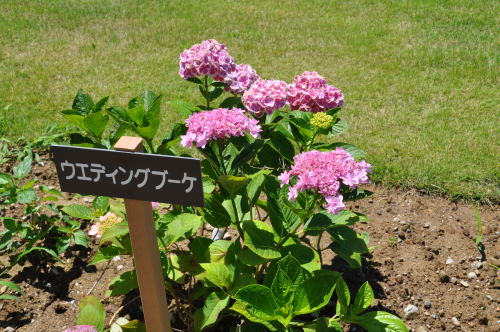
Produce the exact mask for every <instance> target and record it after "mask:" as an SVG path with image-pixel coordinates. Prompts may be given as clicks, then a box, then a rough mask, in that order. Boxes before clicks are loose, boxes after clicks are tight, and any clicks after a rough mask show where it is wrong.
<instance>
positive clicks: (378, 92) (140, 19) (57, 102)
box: [0, 0, 500, 201]
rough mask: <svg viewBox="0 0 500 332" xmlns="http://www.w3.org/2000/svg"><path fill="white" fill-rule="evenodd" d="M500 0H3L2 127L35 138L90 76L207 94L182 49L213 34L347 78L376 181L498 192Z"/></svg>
mask: <svg viewBox="0 0 500 332" xmlns="http://www.w3.org/2000/svg"><path fill="white" fill-rule="evenodd" d="M499 18H500V3H499V2H498V1H497V0H489V1H480V0H474V1H435V0H427V1H424V0H414V1H404V0H394V1H389V0H373V1H355V0H352V1H311V0H308V1H260V0H259V1H257V0H253V1H194V0H192V1H186V0H184V1H101V0H99V1H98V0H86V1H82V0H61V1H56V0H52V1H18V0H12V1H11V0H2V1H0V107H1V106H2V105H7V104H12V106H11V107H10V109H9V110H8V111H7V112H3V113H4V114H2V115H0V125H1V127H0V133H1V135H2V136H5V137H7V138H9V139H16V138H18V137H20V136H25V137H28V138H33V137H35V136H37V135H39V134H41V133H42V132H43V131H44V129H45V128H46V127H47V126H48V125H49V124H50V123H52V122H55V121H58V122H62V119H61V117H60V116H59V115H58V111H59V110H62V109H65V108H69V107H70V105H71V101H72V98H73V96H74V95H75V93H76V91H77V90H78V89H79V88H83V89H85V90H86V91H88V92H89V93H91V94H92V95H93V96H95V97H103V96H106V95H110V96H111V103H113V104H117V103H122V104H124V103H125V102H126V101H127V100H128V99H129V98H131V97H133V96H135V95H137V94H138V93H139V92H140V91H142V90H145V89H150V90H153V91H155V92H157V93H162V94H164V104H163V110H164V115H163V129H164V130H165V129H167V128H168V127H169V126H171V125H172V123H173V122H174V121H175V120H178V116H177V114H176V113H175V112H174V111H173V110H172V109H171V108H170V107H169V106H168V104H167V101H168V100H171V99H179V98H183V99H187V100H190V101H193V102H196V101H201V99H200V96H199V94H198V93H197V91H196V89H195V88H194V86H192V85H191V84H190V83H187V82H184V81H183V80H182V79H181V78H180V77H179V76H178V74H177V69H178V55H179V53H180V52H181V51H182V50H183V49H185V48H189V47H190V46H191V45H192V44H195V43H198V42H200V41H202V40H204V39H209V38H214V39H217V40H218V41H219V42H223V43H225V44H226V45H227V47H228V49H229V51H230V53H231V54H232V55H233V57H234V58H235V59H236V61H237V62H239V63H249V64H251V65H252V66H253V67H254V68H255V69H256V70H257V72H258V73H259V74H260V75H261V76H262V77H263V78H267V79H271V78H275V79H282V80H286V81H288V82H291V81H292V80H293V77H294V76H295V75H297V74H299V73H302V72H303V71H306V70H307V71H317V72H319V73H320V74H322V75H323V76H325V77H326V78H327V80H328V81H329V83H331V84H334V85H335V86H336V87H338V88H340V89H341V90H342V91H343V92H344V94H345V99H346V106H345V108H344V110H343V112H342V115H343V117H344V118H345V119H346V120H348V121H349V123H350V130H349V132H348V133H347V134H345V135H344V137H341V139H342V140H343V141H347V142H350V143H353V144H356V145H358V146H360V147H361V148H363V149H364V150H366V151H367V153H368V156H367V159H368V161H369V162H371V163H372V164H373V165H374V166H375V168H374V169H375V172H374V176H373V179H374V180H376V181H381V182H382V183H385V184H388V185H400V186H411V187H418V188H422V189H425V190H429V191H435V192H440V193H445V194H448V195H450V196H452V197H455V198H457V197H458V198H466V199H479V200H483V201H498V198H499V196H500V191H499V182H500V181H499V177H500V175H499V162H498V160H499V156H500V153H499V152H500V151H499V144H498V142H499V141H500V140H499V138H500V137H499V136H500V135H499V128H500V121H499V119H500V116H499V115H500V114H499V104H500V103H499V102H500V100H499V99H500V98H499V84H498V77H497V75H498V59H499V55H500V47H499V45H500V43H499V42H500V38H499V33H498V31H500V29H499V28H500V24H499Z"/></svg>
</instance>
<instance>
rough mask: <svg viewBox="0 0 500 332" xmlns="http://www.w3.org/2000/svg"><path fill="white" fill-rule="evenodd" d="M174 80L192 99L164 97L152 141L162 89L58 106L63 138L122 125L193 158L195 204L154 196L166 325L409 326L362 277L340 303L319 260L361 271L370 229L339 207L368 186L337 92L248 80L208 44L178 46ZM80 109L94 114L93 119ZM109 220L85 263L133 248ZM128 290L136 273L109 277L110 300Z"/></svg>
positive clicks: (97, 138) (114, 132) (299, 83)
mask: <svg viewBox="0 0 500 332" xmlns="http://www.w3.org/2000/svg"><path fill="white" fill-rule="evenodd" d="M179 75H180V76H181V77H182V78H183V79H186V80H187V81H189V82H191V83H193V84H194V85H196V86H198V89H199V91H200V93H201V98H200V100H199V101H198V103H196V104H192V103H188V102H186V101H181V100H173V101H170V102H169V105H170V109H174V110H176V111H177V112H178V113H179V115H180V116H181V117H182V118H183V120H182V121H181V122H180V123H176V124H174V125H173V126H172V128H171V131H170V132H168V133H167V134H166V135H165V136H163V138H162V139H156V140H154V138H155V136H156V134H157V131H158V127H159V121H160V115H159V112H160V98H161V97H160V96H157V95H155V94H154V93H152V92H150V91H147V92H145V93H143V94H141V95H140V96H137V97H135V98H133V99H132V100H131V101H130V102H129V104H128V106H127V108H124V107H119V106H112V107H107V108H106V107H105V106H104V105H99V106H95V105H96V104H94V102H93V101H92V98H91V97H90V96H89V95H86V94H84V93H83V92H79V94H78V95H77V97H76V98H75V102H74V103H73V109H72V110H70V111H64V112H63V115H64V116H65V117H66V118H68V120H70V121H73V123H75V124H77V125H80V127H81V131H80V132H79V133H75V134H74V136H73V137H72V144H75V145H84V146H94V147H104V148H111V147H112V144H113V142H115V141H116V139H117V138H118V137H119V136H120V135H122V134H123V133H124V132H125V131H126V130H129V131H133V132H135V133H136V134H137V135H139V136H141V137H143V138H144V140H145V141H146V143H147V150H148V152H150V153H160V154H170V155H185V156H193V157H199V156H202V170H203V188H204V193H205V206H204V208H192V207H182V206H176V205H173V206H171V205H167V204H160V205H159V206H158V204H157V203H155V210H154V215H155V222H156V228H157V236H158V243H159V246H160V253H161V255H160V256H161V259H162V266H163V271H164V277H165V284H166V291H167V293H168V295H169V298H171V299H173V302H172V305H173V307H174V308H175V314H176V316H175V317H176V323H175V324H177V325H179V327H180V328H182V329H184V330H186V331H202V330H207V329H209V328H211V327H218V328H219V330H221V329H224V328H227V329H229V330H231V331H290V332H291V331H305V332H312V331H343V328H344V327H343V326H344V324H345V323H348V324H351V325H359V326H361V327H363V328H364V329H366V330H367V331H370V332H378V331H408V328H407V327H406V326H405V324H404V323H403V322H402V321H401V320H400V319H399V318H398V317H396V316H394V315H392V314H390V313H387V312H383V311H374V310H372V309H370V306H371V303H372V301H373V299H374V294H373V291H372V289H371V287H370V285H369V284H368V283H364V284H363V285H362V286H361V287H360V288H359V289H358V290H357V293H356V296H355V297H353V299H352V300H351V295H350V291H351V290H353V289H352V288H350V287H348V285H347V284H346V282H345V281H344V279H343V278H342V275H341V274H340V273H338V272H335V271H333V270H331V269H325V268H324V265H323V257H324V254H325V252H327V251H331V252H333V253H334V254H336V255H338V256H339V257H340V258H342V259H343V260H345V261H346V262H347V264H349V265H350V266H351V267H352V268H354V269H359V268H361V267H362V265H363V256H364V255H365V254H368V253H369V251H370V250H369V247H368V242H369V236H368V234H366V233H363V234H359V233H358V232H356V231H355V230H354V229H353V228H352V226H353V225H354V224H356V223H357V222H360V221H364V220H366V219H367V217H366V216H365V215H363V214H361V213H358V212H354V211H350V210H348V209H347V208H346V204H345V203H346V202H348V201H353V200H357V199H362V198H364V197H367V196H369V195H370V194H371V193H370V192H368V191H366V190H363V189H362V188H361V187H360V186H361V185H363V184H365V183H368V181H369V180H368V175H369V173H370V172H371V165H370V164H368V163H367V162H365V161H364V160H363V156H364V152H363V151H362V150H360V149H359V148H357V147H355V146H353V145H350V144H347V143H344V142H341V141H337V137H338V136H339V135H341V134H342V133H343V132H345V131H346V130H347V128H348V126H347V123H346V122H345V121H343V120H341V119H340V118H339V112H340V109H341V107H342V106H343V105H344V96H343V94H342V92H341V91H340V90H339V89H338V88H335V87H334V86H333V85H329V84H327V81H326V80H325V78H323V77H322V76H321V75H319V74H318V73H316V72H304V73H302V74H300V75H298V76H296V77H295V79H294V81H293V82H292V83H291V84H288V83H286V82H284V81H279V80H273V79H263V78H260V77H259V75H258V74H257V73H256V72H255V70H254V69H253V68H252V67H250V66H249V65H246V64H236V63H235V62H234V60H233V58H232V57H231V56H230V55H229V52H228V50H227V49H226V47H225V46H224V45H223V44H220V43H218V42H217V41H215V40H207V41H203V42H202V43H201V44H196V45H194V46H193V47H191V48H190V49H188V50H185V51H183V52H182V53H181V55H180V60H179ZM103 100H104V103H105V102H106V100H107V99H103ZM82 101H85V102H82ZM82 105H84V106H85V105H87V106H85V107H86V108H85V107H83V106H82ZM89 117H93V118H99V119H102V121H100V122H99V126H100V127H98V128H97V127H95V128H94V127H92V123H95V122H92V121H87V119H88V118H89ZM110 119H113V120H114V121H113V122H114V125H113V126H112V127H110V126H108V123H109V122H110V121H108V120H110ZM81 124H85V126H86V127H85V126H84V127H82V126H81ZM89 133H91V134H89ZM156 141H158V144H154V142H156ZM186 148H187V149H186ZM186 151H187V152H186ZM118 210H119V209H118ZM105 212H107V211H105ZM114 212H115V213H119V211H118V212H117V211H116V209H115V211H114ZM106 216H107V217H106ZM106 216H105V217H103V218H101V221H100V223H101V224H102V223H103V221H105V220H107V219H109V217H110V216H111V214H106ZM113 216H114V217H113V220H115V221H116V222H117V223H114V222H113V223H111V224H110V225H109V227H108V226H106V229H105V230H104V231H102V230H99V229H98V226H99V225H100V224H99V223H98V224H96V225H95V226H94V228H95V229H94V228H93V229H92V230H91V232H92V233H93V234H94V233H95V234H96V235H97V234H99V235H100V236H101V238H100V239H101V242H100V243H101V247H100V249H99V251H98V252H97V254H96V256H95V258H94V260H93V262H92V264H100V263H102V262H106V261H109V260H111V259H112V258H113V257H116V256H118V255H130V254H131V248H130V239H129V235H128V230H127V227H126V225H127V224H126V222H124V221H121V220H120V218H121V217H123V218H125V215H123V214H122V216H121V217H118V216H117V215H113ZM108 224H109V223H108ZM100 231H102V233H100ZM211 234H214V236H212V235H211ZM223 234H225V235H226V236H224V237H222V235H223ZM328 263H330V262H328ZM333 268H334V269H335V266H334V267H333ZM136 287H137V282H136V280H135V272H134V271H127V272H125V273H123V274H121V275H120V276H118V277H117V278H116V279H115V280H113V281H112V282H111V284H110V286H109V288H110V290H109V295H111V296H116V295H121V294H126V293H127V292H129V291H131V290H132V289H134V288H136ZM329 303H332V304H333V305H334V306H335V311H331V310H330V309H328V308H327V305H328V304H329ZM186 308H188V310H186ZM101 330H102V329H100V330H99V331H101Z"/></svg>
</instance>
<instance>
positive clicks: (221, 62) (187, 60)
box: [179, 39, 235, 81]
mask: <svg viewBox="0 0 500 332" xmlns="http://www.w3.org/2000/svg"><path fill="white" fill-rule="evenodd" d="M234 68H235V64H234V62H233V58H232V57H231V56H230V55H229V53H228V52H227V50H226V46H225V45H224V44H220V43H218V42H217V41H216V40H214V39H210V40H204V41H203V42H201V44H195V45H193V46H192V47H191V48H190V49H189V50H184V51H183V52H182V53H181V55H180V60H179V75H180V76H181V77H182V78H184V79H188V78H191V77H200V76H205V75H206V76H211V77H213V78H214V79H215V80H217V81H224V78H225V77H226V75H227V73H229V72H231V71H233V70H234Z"/></svg>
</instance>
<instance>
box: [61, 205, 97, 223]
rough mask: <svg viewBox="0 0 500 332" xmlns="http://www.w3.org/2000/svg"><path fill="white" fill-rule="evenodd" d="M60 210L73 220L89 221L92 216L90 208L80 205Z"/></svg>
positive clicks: (67, 206) (68, 206)
mask: <svg viewBox="0 0 500 332" xmlns="http://www.w3.org/2000/svg"><path fill="white" fill-rule="evenodd" d="M62 210H63V211H64V212H65V213H67V214H69V215H70V216H72V217H74V218H79V219H85V220H91V219H92V218H94V214H93V211H92V209H91V208H89V207H88V206H85V205H81V204H70V205H66V206H65V207H63V208H62Z"/></svg>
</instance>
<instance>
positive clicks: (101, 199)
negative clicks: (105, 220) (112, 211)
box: [92, 196, 109, 215]
mask: <svg viewBox="0 0 500 332" xmlns="http://www.w3.org/2000/svg"><path fill="white" fill-rule="evenodd" d="M92 207H93V208H94V210H95V212H96V213H97V214H98V215H104V214H105V213H106V212H108V210H109V197H106V196H97V197H96V198H94V201H93V202H92Z"/></svg>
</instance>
